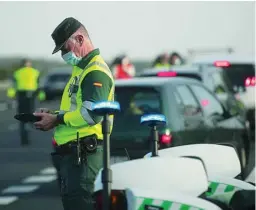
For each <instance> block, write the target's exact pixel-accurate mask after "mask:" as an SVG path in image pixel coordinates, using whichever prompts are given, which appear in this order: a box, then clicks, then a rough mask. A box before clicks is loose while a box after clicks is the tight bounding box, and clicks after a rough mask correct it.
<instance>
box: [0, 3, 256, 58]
mask: <svg viewBox="0 0 256 210" xmlns="http://www.w3.org/2000/svg"><path fill="white" fill-rule="evenodd" d="M69 16H73V17H75V18H77V19H79V20H80V21H81V22H82V23H84V25H85V26H86V27H87V29H88V30H89V34H90V36H91V38H92V41H93V42H94V45H95V47H98V48H100V50H101V53H102V55H103V56H104V58H106V59H111V58H113V56H115V55H116V54H118V53H122V52H126V53H128V54H129V55H130V56H131V57H132V58H146V59H147V58H149V59H151V58H153V57H154V56H155V55H156V54H157V53H160V52H163V51H172V50H177V51H179V52H181V53H186V50H187V49H188V48H193V47H224V46H232V47H234V48H235V49H236V51H240V52H252V51H253V50H254V46H255V41H254V37H255V3H254V2H0V25H1V39H0V55H1V56H2V55H7V56H9V55H20V54H22V55H29V56H31V57H40V56H43V57H47V58H53V59H60V54H57V55H54V56H52V55H51V52H52V50H53V47H54V43H53V41H52V39H51V36H50V35H51V33H52V31H53V30H54V28H55V27H56V26H57V25H58V24H59V23H60V22H61V21H62V20H63V19H64V18H66V17H69Z"/></svg>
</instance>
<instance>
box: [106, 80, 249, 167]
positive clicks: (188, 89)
mask: <svg viewBox="0 0 256 210" xmlns="http://www.w3.org/2000/svg"><path fill="white" fill-rule="evenodd" d="M115 94H116V95H115V100H117V101H118V102H119V103H120V106H121V112H120V113H117V114H116V115H115V118H114V119H115V120H114V126H113V131H112V135H111V154H112V156H115V157H117V158H118V157H120V160H122V157H123V158H124V157H125V156H126V153H128V154H129V156H130V158H131V159H136V158H141V157H142V156H143V155H144V154H146V153H147V152H148V151H150V143H149V133H148V129H147V128H145V127H141V126H140V123H139V122H140V117H141V116H142V115H144V114H147V113H151V114H152V113H162V114H164V115H165V116H166V118H167V125H166V126H165V127H163V128H162V129H161V130H160V134H159V137H160V142H159V148H160V149H163V148H169V147H173V146H181V145H190V144H195V143H214V144H220V143H222V144H231V145H234V146H235V147H236V148H237V151H238V154H239V157H240V159H241V162H242V168H243V170H244V168H245V167H246V164H247V159H248V157H249V146H248V145H247V143H248V139H247V138H244V137H245V133H246V132H247V131H246V127H245V126H244V124H243V123H242V122H241V121H240V120H239V119H238V117H237V116H232V115H230V113H229V112H228V111H227V109H226V108H225V107H224V106H223V105H222V103H221V102H220V101H219V99H218V98H217V97H216V96H215V95H214V94H213V93H212V92H211V91H209V90H208V89H207V88H206V87H205V86H204V85H203V84H202V83H200V82H199V81H196V80H194V79H188V78H182V77H165V78H159V77H146V78H142V77H141V78H133V79H128V80H122V81H116V91H115ZM124 148H125V149H124ZM247 149H248V151H247ZM126 151H127V152H126Z"/></svg>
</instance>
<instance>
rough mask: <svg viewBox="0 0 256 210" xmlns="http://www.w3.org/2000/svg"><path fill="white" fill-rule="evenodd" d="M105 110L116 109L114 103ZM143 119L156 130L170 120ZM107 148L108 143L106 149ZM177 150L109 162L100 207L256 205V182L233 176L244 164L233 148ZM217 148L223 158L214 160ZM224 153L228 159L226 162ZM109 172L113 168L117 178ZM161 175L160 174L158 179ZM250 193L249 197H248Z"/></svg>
mask: <svg viewBox="0 0 256 210" xmlns="http://www.w3.org/2000/svg"><path fill="white" fill-rule="evenodd" d="M118 109H120V106H119V108H118ZM104 110H105V112H110V111H111V112H112V111H113V108H108V107H105V108H104ZM95 111H97V110H95ZM140 122H141V124H144V125H145V124H146V125H149V126H150V127H151V129H152V130H154V131H156V133H157V129H156V127H157V125H164V124H166V118H165V116H163V115H159V114H158V115H157V114H153V115H152V114H148V115H146V116H145V115H144V116H142V117H141V120H140ZM104 123H107V121H106V120H105V122H104ZM151 137H152V138H151V140H152V141H155V140H156V139H157V136H154V132H153V133H152V136H151ZM104 141H107V142H108V139H104ZM105 145H108V143H107V144H105ZM155 149H156V148H155ZM107 150H109V148H108V147H106V146H105V147H104V151H105V152H106V154H107ZM167 150H168V149H167ZM169 150H173V149H169ZM174 150H176V152H175V151H167V152H163V153H162V154H161V155H160V156H156V154H154V158H151V155H149V156H148V158H146V159H138V160H133V161H127V162H124V163H118V164H114V165H112V166H111V168H110V167H109V165H108V164H107V163H108V161H104V167H103V170H101V171H100V172H99V173H98V176H97V178H96V180H95V187H94V192H95V193H94V197H95V201H96V202H95V210H100V209H106V210H109V209H112V210H118V209H123V210H142V209H145V210H149V209H155V210H170V209H191V210H192V209H195V210H199V209H204V210H208V209H209V210H214V209H216V210H217V209H218V210H221V209H222V210H228V209H233V210H238V209H244V210H249V209H252V208H254V207H255V201H254V196H255V187H254V186H253V185H251V184H248V183H246V182H243V181H239V180H236V179H234V178H233V176H235V175H236V173H238V172H239V166H240V165H239V159H238V157H236V152H235V151H234V149H233V148H232V147H228V146H220V145H206V144H202V145H200V144H198V145H196V144H195V145H189V146H181V147H180V148H178V149H177V147H176V148H174ZM162 151H163V150H162ZM167 153H168V154H167ZM169 153H171V155H170V154H169ZM175 153H176V154H175ZM213 153H214V154H217V155H218V158H219V159H217V160H215V159H214V158H213V156H214V154H213ZM152 154H153V153H152ZM166 154H167V155H166ZM175 155H176V157H175ZM171 156H172V157H171ZM179 156H180V157H179ZM104 157H105V158H107V157H108V155H107V156H105V155H104ZM225 158H227V160H228V161H227V162H225V161H224V162H223V159H224V160H225ZM217 166H219V167H221V166H222V167H223V168H222V169H220V168H219V167H217ZM220 171H221V172H222V171H224V173H223V172H222V173H221V172H220ZM106 172H108V174H109V173H111V172H113V174H114V176H113V177H114V178H113V180H112V178H111V177H112V176H110V177H108V176H107V173H106ZM131 174H132V176H131ZM159 176H160V177H161V179H157V178H156V177H159ZM109 178H110V179H109ZM217 188H219V189H217ZM245 195H247V196H248V195H249V196H248V197H247V198H245ZM109 196H110V197H109ZM109 198H110V199H109Z"/></svg>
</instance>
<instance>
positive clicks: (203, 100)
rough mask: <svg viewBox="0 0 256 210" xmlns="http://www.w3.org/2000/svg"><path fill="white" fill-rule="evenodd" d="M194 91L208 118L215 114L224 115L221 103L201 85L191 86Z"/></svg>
mask: <svg viewBox="0 0 256 210" xmlns="http://www.w3.org/2000/svg"><path fill="white" fill-rule="evenodd" d="M190 87H191V89H192V91H193V92H194V94H195V95H196V97H197V99H198V100H199V101H200V104H201V107H202V109H203V110H204V113H205V115H206V116H211V115H213V114H220V115H223V114H224V109H223V107H222V105H221V103H220V102H219V101H218V100H217V99H216V98H215V97H214V96H213V95H212V94H211V93H210V92H209V91H208V90H207V89H206V88H204V87H202V86H199V85H190Z"/></svg>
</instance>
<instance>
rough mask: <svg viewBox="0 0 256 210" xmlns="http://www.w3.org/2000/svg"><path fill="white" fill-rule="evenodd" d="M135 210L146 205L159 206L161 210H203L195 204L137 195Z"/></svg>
mask: <svg viewBox="0 0 256 210" xmlns="http://www.w3.org/2000/svg"><path fill="white" fill-rule="evenodd" d="M136 199H137V203H136V210H145V209H146V206H147V205H150V206H154V207H161V208H162V209H163V210H204V209H202V208H198V207H196V206H191V205H186V204H183V203H178V202H173V201H166V200H156V199H152V198H143V197H137V198H136Z"/></svg>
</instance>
